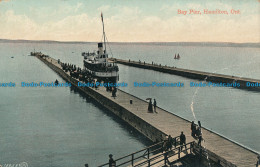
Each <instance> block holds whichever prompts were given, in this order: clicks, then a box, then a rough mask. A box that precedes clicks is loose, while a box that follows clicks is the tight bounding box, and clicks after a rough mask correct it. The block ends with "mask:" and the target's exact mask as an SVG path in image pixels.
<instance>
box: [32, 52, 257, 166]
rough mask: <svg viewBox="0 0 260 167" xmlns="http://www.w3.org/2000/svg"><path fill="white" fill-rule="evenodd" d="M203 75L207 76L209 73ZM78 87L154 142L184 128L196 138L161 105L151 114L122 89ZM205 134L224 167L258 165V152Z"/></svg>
mask: <svg viewBox="0 0 260 167" xmlns="http://www.w3.org/2000/svg"><path fill="white" fill-rule="evenodd" d="M36 57H37V58H39V59H40V60H41V61H43V62H44V63H45V64H46V65H48V66H49V67H50V68H52V69H53V70H54V71H55V72H57V73H58V74H59V75H60V76H61V77H62V78H64V79H65V80H66V81H68V82H71V83H72V85H74V86H76V87H77V82H78V80H76V79H74V78H72V77H71V76H69V73H65V72H64V71H63V70H62V68H61V66H60V64H59V63H58V62H57V60H55V59H53V58H50V57H46V58H41V57H40V56H36ZM199 75H202V74H199ZM203 75H205V76H207V75H208V74H203ZM237 79H238V78H237ZM78 88H79V90H81V91H83V92H85V93H86V94H88V95H89V96H91V97H92V98H94V99H95V100H96V101H97V102H99V103H100V104H101V105H103V106H104V107H106V108H108V109H109V110H110V111H112V112H113V113H114V114H116V115H117V116H119V117H120V118H122V119H123V120H124V121H125V122H126V123H128V124H130V125H131V126H133V127H134V128H136V129H137V130H138V131H139V132H141V133H142V134H144V135H145V136H146V137H148V138H149V139H151V140H152V141H156V140H157V141H159V140H160V139H162V138H163V137H164V136H165V135H166V134H167V135H171V136H179V135H180V133H181V131H183V132H184V134H185V135H186V139H187V141H186V142H187V143H188V142H191V141H194V139H193V137H192V136H191V130H190V125H191V122H190V121H188V120H185V119H183V118H181V117H179V116H177V115H174V114H172V113H170V112H168V111H166V110H163V109H161V108H158V107H157V109H156V111H157V112H158V113H148V112H147V107H148V103H147V102H146V101H144V100H142V99H140V98H138V97H135V96H133V95H131V94H129V93H126V92H124V91H122V90H119V89H118V91H117V97H116V98H114V97H112V96H111V93H110V92H107V91H106V89H105V88H104V87H99V88H98V89H97V90H96V89H95V88H90V87H78ZM130 100H132V102H133V103H132V104H130ZM159 132H160V133H159ZM202 133H203V138H204V139H205V142H203V143H202V145H203V146H205V147H206V149H207V150H208V151H209V154H210V155H209V156H212V155H213V154H214V155H215V156H216V157H215V158H216V159H217V160H219V161H220V163H221V164H224V165H225V166H238V167H255V166H256V162H257V153H256V152H254V151H251V150H249V149H247V148H245V147H243V146H241V145H239V144H236V143H235V142H233V141H231V140H229V139H227V138H225V137H222V136H220V135H218V134H216V133H214V132H212V131H210V130H207V129H205V128H202ZM210 158H213V157H210Z"/></svg>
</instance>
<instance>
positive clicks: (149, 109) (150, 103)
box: [148, 98, 153, 113]
mask: <svg viewBox="0 0 260 167" xmlns="http://www.w3.org/2000/svg"><path fill="white" fill-rule="evenodd" d="M149 100H150V101H149V104H148V112H150V113H152V112H153V104H152V99H151V98H150V99H149Z"/></svg>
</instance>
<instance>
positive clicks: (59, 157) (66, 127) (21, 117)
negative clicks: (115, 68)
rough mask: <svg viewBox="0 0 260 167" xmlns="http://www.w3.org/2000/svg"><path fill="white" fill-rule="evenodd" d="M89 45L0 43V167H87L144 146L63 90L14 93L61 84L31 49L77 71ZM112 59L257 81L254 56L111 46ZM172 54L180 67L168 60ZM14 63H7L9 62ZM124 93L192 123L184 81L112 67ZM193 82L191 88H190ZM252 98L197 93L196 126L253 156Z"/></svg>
mask: <svg viewBox="0 0 260 167" xmlns="http://www.w3.org/2000/svg"><path fill="white" fill-rule="evenodd" d="M96 46H97V45H96V44H32V43H27V44H23V43H20V44H12V43H0V60H1V61H0V76H1V80H0V82H10V81H12V82H16V84H17V86H16V88H0V92H1V95H0V98H1V101H0V119H1V121H0V127H1V131H0V135H1V138H0V144H1V153H0V154H1V155H0V161H1V163H2V162H4V163H14V160H15V162H23V161H25V162H28V163H29V165H30V164H31V166H69V165H70V166H82V164H84V163H89V164H90V165H91V166H95V165H98V164H101V163H103V162H106V158H107V155H108V154H109V153H113V154H115V156H117V155H120V154H128V153H130V152H133V151H136V150H137V149H140V148H142V147H145V146H146V145H149V144H150V143H149V142H148V141H147V140H145V139H144V138H143V137H141V135H139V134H138V133H137V132H135V131H133V130H132V129H131V128H129V127H127V128H126V127H125V125H124V124H123V123H122V122H121V121H120V120H118V119H116V118H114V116H112V115H111V114H109V112H107V111H106V110H105V109H104V108H100V107H98V106H96V104H95V103H93V102H92V101H91V100H90V99H88V98H86V97H83V96H82V95H80V94H78V93H77V92H75V91H73V90H71V88H21V87H20V82H22V81H26V82H37V81H44V82H53V81H54V80H55V79H56V78H57V79H58V80H62V79H61V78H60V77H59V76H58V75H57V74H56V73H54V72H53V71H52V70H50V69H49V68H48V67H47V66H45V65H44V64H43V63H41V62H40V61H39V60H37V59H35V58H34V57H29V56H27V55H28V54H29V52H30V51H32V50H33V49H34V48H35V49H36V50H40V51H42V52H43V53H46V54H48V55H50V56H51V57H54V58H56V59H58V58H59V59H61V61H63V62H70V63H73V64H77V65H79V66H82V56H81V52H83V51H89V50H90V51H92V50H97V47H96ZM110 47H111V49H112V51H113V56H114V57H116V58H122V59H131V60H142V61H146V62H152V61H154V62H157V63H161V64H162V65H165V64H166V65H169V66H177V67H180V68H189V69H194V70H201V71H208V72H216V73H222V74H229V75H235V76H243V77H251V78H256V79H260V73H259V71H260V66H259V64H260V56H259V55H260V54H259V53H260V51H259V48H238V47H234V48H229V47H191V46H162V45H141V44H138V45H137V44H136V45H134V44H131V45H123V44H112V45H111V46H110ZM175 53H179V54H180V56H181V59H180V60H179V61H175V60H174V59H173V56H174V54H175ZM11 56H14V59H11V58H10V57H11ZM119 68H120V81H124V82H127V83H128V84H129V86H128V87H126V88H125V89H124V90H125V91H127V92H129V93H131V94H134V95H136V96H138V97H141V98H143V99H145V98H147V97H152V98H156V99H157V103H158V105H159V106H160V107H162V108H164V109H167V110H168V111H170V112H172V113H175V114H177V115H180V116H182V117H184V118H186V119H189V120H193V119H194V118H193V116H192V112H191V109H190V104H191V102H192V97H193V95H194V92H195V91H196V88H191V87H190V86H189V83H190V81H194V80H191V79H187V78H183V77H179V76H174V75H168V74H162V73H159V72H154V71H149V70H144V69H137V68H132V67H127V66H123V65H120V67H119ZM134 81H137V82H153V81H155V82H183V83H184V84H185V87H184V88H135V87H133V82H134ZM197 82H198V81H197ZM259 100H260V93H258V92H252V91H244V90H238V89H232V88H200V89H199V90H198V93H197V95H196V97H195V99H194V111H195V114H196V117H197V119H198V120H200V121H201V122H202V125H204V126H205V127H207V128H209V129H212V130H214V131H216V132H218V133H220V134H222V135H224V136H226V137H228V138H230V139H232V140H235V141H237V142H239V143H241V144H243V145H245V146H247V147H250V148H252V149H254V150H257V151H260V143H259V141H260V129H259V126H260V112H259V108H260V103H259V102H258V101H259Z"/></svg>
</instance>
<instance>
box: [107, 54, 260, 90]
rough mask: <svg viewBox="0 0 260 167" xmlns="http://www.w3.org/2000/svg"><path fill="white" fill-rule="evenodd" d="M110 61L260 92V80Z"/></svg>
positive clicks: (119, 60)
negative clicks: (249, 84) (248, 83)
mask: <svg viewBox="0 0 260 167" xmlns="http://www.w3.org/2000/svg"><path fill="white" fill-rule="evenodd" d="M110 60H112V61H114V62H116V63H119V64H123V65H127V66H132V67H137V68H143V69H149V70H154V71H159V72H163V73H168V74H174V75H179V76H183V77H187V78H192V79H198V80H206V81H211V82H216V83H239V84H240V86H239V87H235V88H240V89H249V90H257V91H259V90H260V80H257V79H251V78H242V77H237V76H230V75H224V74H216V73H209V72H202V71H196V70H189V69H182V68H176V67H169V66H163V65H158V64H149V63H145V62H137V61H131V60H122V59H115V58H110ZM247 82H250V83H253V84H258V86H247Z"/></svg>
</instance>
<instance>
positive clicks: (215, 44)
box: [0, 39, 260, 48]
mask: <svg viewBox="0 0 260 167" xmlns="http://www.w3.org/2000/svg"><path fill="white" fill-rule="evenodd" d="M0 43H49V44H51V43H61V44H87V43H88V44H91V43H93V44H96V43H97V42H83V41H52V40H11V39H0ZM109 44H111V45H113V44H117V45H118V44H122V45H135V44H141V45H162V46H206V47H207V46H209V47H210V46H211V47H253V48H255V47H256V48H259V47H260V43H233V42H109Z"/></svg>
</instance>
